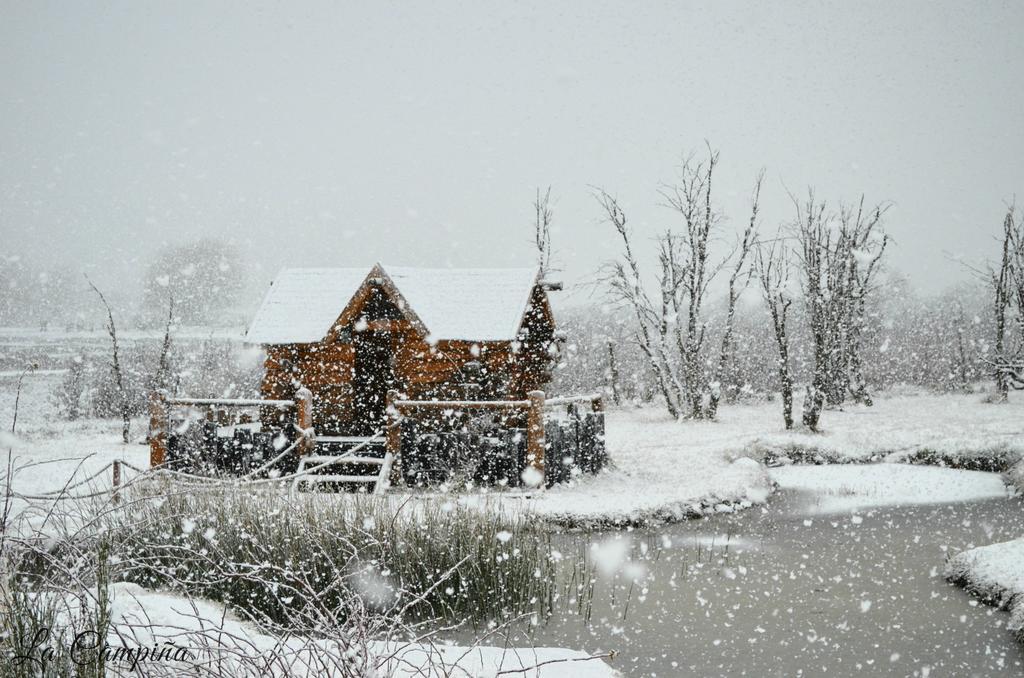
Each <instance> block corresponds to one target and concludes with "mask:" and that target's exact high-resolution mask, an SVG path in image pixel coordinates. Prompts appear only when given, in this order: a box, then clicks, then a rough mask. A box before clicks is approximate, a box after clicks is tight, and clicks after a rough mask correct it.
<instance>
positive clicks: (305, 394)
mask: <svg viewBox="0 0 1024 678" xmlns="http://www.w3.org/2000/svg"><path fill="white" fill-rule="evenodd" d="M295 425H296V426H298V427H299V429H300V430H301V431H302V440H300V441H299V447H298V452H299V454H309V453H310V452H312V451H313V450H314V449H316V438H315V437H314V436H315V434H314V433H313V392H312V391H310V390H309V389H308V388H306V387H305V386H303V387H301V388H299V389H298V390H297V391H296V392H295Z"/></svg>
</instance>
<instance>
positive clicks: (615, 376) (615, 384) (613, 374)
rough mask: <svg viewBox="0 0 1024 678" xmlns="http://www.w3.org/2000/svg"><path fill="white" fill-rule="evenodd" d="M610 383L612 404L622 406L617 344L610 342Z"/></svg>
mask: <svg viewBox="0 0 1024 678" xmlns="http://www.w3.org/2000/svg"><path fill="white" fill-rule="evenodd" d="M608 381H609V382H611V387H612V402H613V403H615V404H616V405H621V404H622V396H621V395H620V393H619V364H618V363H617V362H616V361H615V342H614V341H612V340H611V339H609V340H608Z"/></svg>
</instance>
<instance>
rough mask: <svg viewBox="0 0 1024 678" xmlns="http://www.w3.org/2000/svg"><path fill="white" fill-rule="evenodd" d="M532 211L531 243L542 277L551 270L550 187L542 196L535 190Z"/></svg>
mask: <svg viewBox="0 0 1024 678" xmlns="http://www.w3.org/2000/svg"><path fill="white" fill-rule="evenodd" d="M533 210H534V223H533V242H534V245H535V246H536V247H537V266H538V267H539V268H540V273H541V276H544V275H546V274H547V273H548V271H549V270H550V269H551V220H552V217H553V216H554V213H553V211H552V209H551V187H550V186H548V188H547V190H546V191H544V194H543V195H541V192H540V189H539V188H538V189H537V197H536V198H535V199H534V201H533Z"/></svg>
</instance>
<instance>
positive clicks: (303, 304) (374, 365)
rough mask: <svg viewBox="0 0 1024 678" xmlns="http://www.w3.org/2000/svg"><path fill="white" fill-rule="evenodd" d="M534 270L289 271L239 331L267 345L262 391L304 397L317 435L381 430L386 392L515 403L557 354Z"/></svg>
mask: <svg viewBox="0 0 1024 678" xmlns="http://www.w3.org/2000/svg"><path fill="white" fill-rule="evenodd" d="M549 289H558V285H557V284H549V283H547V282H545V281H543V280H542V279H541V277H540V274H539V271H538V269H530V268H515V269H426V268H406V267H397V266H383V265H382V264H379V263H378V264H376V265H375V266H373V267H372V268H371V269H370V270H369V271H368V272H367V271H366V269H352V268H288V269H283V270H282V271H281V272H280V273H279V274H278V276H277V277H276V279H275V280H274V282H273V283H272V284H271V287H270V289H269V290H268V292H267V294H266V296H265V298H264V300H263V303H262V304H261V306H260V308H259V310H258V311H257V313H256V317H255V319H254V320H253V322H252V325H251V326H250V328H249V330H248V332H247V334H246V340H247V341H248V342H250V343H253V344H260V345H262V346H263V348H264V350H265V352H266V360H265V373H264V377H263V381H262V386H261V391H262V397H263V398H265V399H269V400H287V399H292V398H294V396H295V392H296V390H297V389H298V388H300V387H306V388H308V389H309V390H310V391H311V392H312V394H313V426H314V428H315V430H316V431H317V433H318V434H321V435H336V436H366V435H369V434H371V433H373V432H374V431H378V430H380V429H381V428H382V426H383V425H384V421H385V416H386V414H385V400H386V394H387V392H388V390H391V389H394V390H397V391H399V392H400V393H401V394H402V395H403V397H404V398H408V399H413V400H453V399H456V400H522V399H525V398H527V394H528V393H529V392H530V391H532V390H535V389H540V388H543V387H544V385H545V384H547V383H548V382H549V381H550V378H551V370H552V368H553V366H554V364H555V362H556V360H557V356H558V353H559V349H560V346H559V341H558V338H557V336H556V332H555V322H554V317H553V315H552V313H551V306H550V304H549V301H548V295H547V292H548V290H549Z"/></svg>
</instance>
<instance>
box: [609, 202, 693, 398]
mask: <svg viewBox="0 0 1024 678" xmlns="http://www.w3.org/2000/svg"><path fill="white" fill-rule="evenodd" d="M595 197H596V198H597V200H598V202H599V203H600V205H601V207H602V209H603V210H604V212H605V217H606V220H607V221H608V223H610V224H611V225H612V227H613V228H614V229H615V231H616V232H617V233H618V234H619V236H620V237H621V238H622V244H623V255H622V259H619V260H615V261H611V262H608V263H607V264H605V266H604V267H603V269H602V270H603V276H602V277H603V279H604V281H605V282H606V284H607V285H608V288H609V291H610V293H611V295H612V297H613V298H614V299H616V300H617V301H619V302H621V303H622V304H623V305H624V306H625V307H626V308H628V309H630V311H631V312H632V314H633V316H634V319H635V320H636V330H635V335H634V336H635V338H636V342H637V345H638V346H640V350H641V351H643V353H644V356H645V357H646V358H647V361H648V363H649V364H650V367H651V373H652V374H653V375H654V377H655V381H656V383H657V385H658V390H659V391H661V393H662V395H663V396H664V398H665V406H666V408H667V409H668V411H669V413H670V414H671V415H672V416H673V417H675V418H679V417H680V416H681V415H682V409H681V405H682V401H683V387H682V384H681V383H680V382H679V377H678V376H677V375H676V373H675V370H674V369H673V365H672V363H671V361H670V350H669V347H668V343H669V325H670V319H669V315H670V313H671V312H672V304H671V301H670V299H671V298H672V297H674V295H675V291H676V289H677V288H678V283H677V281H676V279H675V277H674V276H672V275H671V274H670V267H669V266H667V265H666V263H665V258H664V257H662V259H661V262H662V265H661V274H660V276H659V280H658V284H659V288H660V291H661V299H660V303H659V304H658V305H655V304H654V303H653V302H652V300H651V298H650V297H649V296H648V294H647V292H646V291H645V289H644V284H643V280H642V276H641V273H640V264H639V263H638V262H637V259H636V256H635V255H634V253H633V245H632V241H631V232H630V229H629V228H628V226H627V218H626V213H625V211H624V210H623V209H622V208H621V207H620V206H619V203H618V200H616V199H615V198H614V197H612V196H611V195H609V194H608V193H607V192H605V191H603V190H600V189H598V191H597V193H596V196H595ZM663 247H664V243H663Z"/></svg>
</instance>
